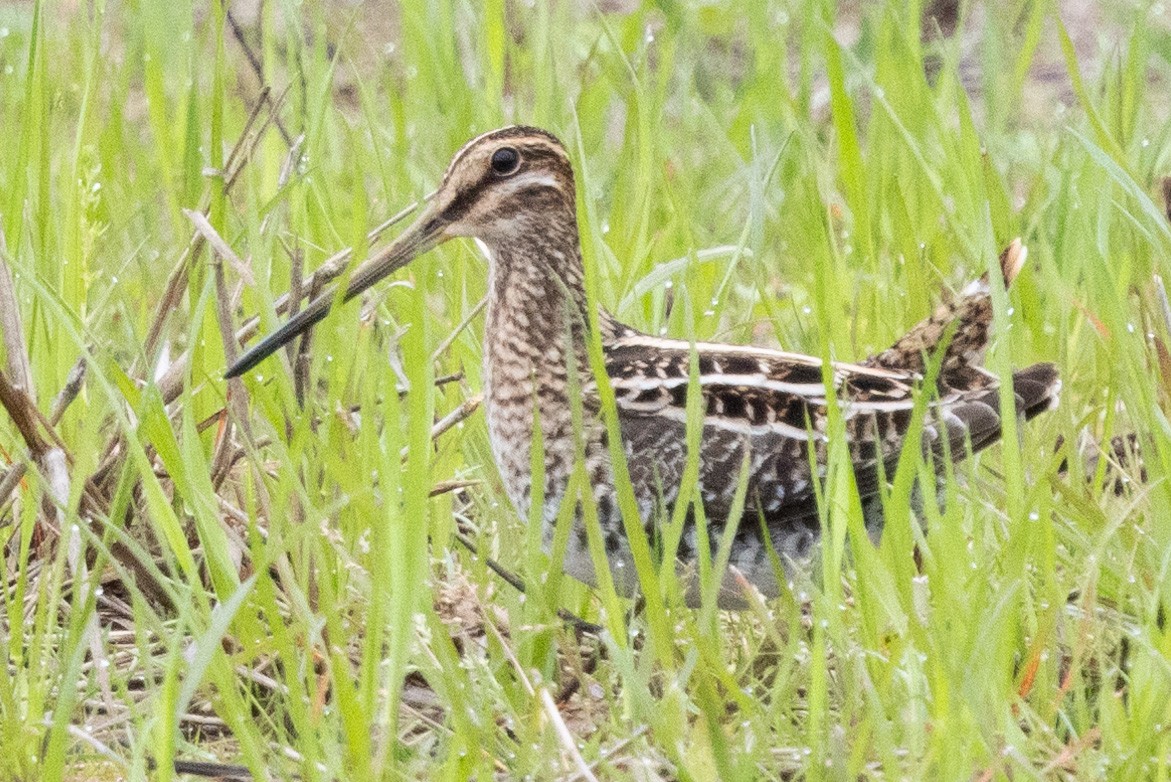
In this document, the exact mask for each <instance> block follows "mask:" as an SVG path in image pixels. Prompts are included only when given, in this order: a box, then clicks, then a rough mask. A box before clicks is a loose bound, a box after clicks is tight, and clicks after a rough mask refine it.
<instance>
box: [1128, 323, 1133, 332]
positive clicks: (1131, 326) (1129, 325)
mask: <svg viewBox="0 0 1171 782" xmlns="http://www.w3.org/2000/svg"><path fill="white" fill-rule="evenodd" d="M1126 330H1127V331H1129V332H1130V333H1131V334H1133V333H1134V324H1133V323H1127V324H1126Z"/></svg>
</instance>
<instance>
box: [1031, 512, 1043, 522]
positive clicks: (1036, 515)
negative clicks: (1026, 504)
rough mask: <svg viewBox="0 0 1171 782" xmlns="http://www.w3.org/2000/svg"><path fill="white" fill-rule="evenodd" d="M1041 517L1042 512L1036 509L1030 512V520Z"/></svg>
mask: <svg viewBox="0 0 1171 782" xmlns="http://www.w3.org/2000/svg"><path fill="white" fill-rule="evenodd" d="M1040 518H1041V514H1040V513H1037V511H1035V510H1034V511H1030V512H1029V521H1037V520H1038V519H1040Z"/></svg>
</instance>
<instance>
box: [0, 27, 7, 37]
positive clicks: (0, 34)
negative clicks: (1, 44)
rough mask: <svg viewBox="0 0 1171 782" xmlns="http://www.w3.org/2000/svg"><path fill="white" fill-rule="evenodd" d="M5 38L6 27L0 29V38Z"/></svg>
mask: <svg viewBox="0 0 1171 782" xmlns="http://www.w3.org/2000/svg"><path fill="white" fill-rule="evenodd" d="M7 37H8V28H7V27H0V38H7Z"/></svg>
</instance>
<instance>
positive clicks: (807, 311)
mask: <svg viewBox="0 0 1171 782" xmlns="http://www.w3.org/2000/svg"><path fill="white" fill-rule="evenodd" d="M801 311H802V312H804V313H805V314H806V315H810V314H812V313H813V308H812V307H810V306H809V305H808V304H806V305H805V306H804V307H802V308H801Z"/></svg>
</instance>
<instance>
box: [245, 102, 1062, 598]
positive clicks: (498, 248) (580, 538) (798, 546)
mask: <svg viewBox="0 0 1171 782" xmlns="http://www.w3.org/2000/svg"><path fill="white" fill-rule="evenodd" d="M457 237H462V238H471V239H473V240H475V242H476V243H477V244H478V245H479V247H480V248H481V250H482V251H483V253H484V255H486V257H487V267H488V283H487V312H486V316H485V317H486V320H485V325H484V347H483V374H482V378H483V406H484V411H485V416H486V420H487V429H488V437H489V440H490V444H491V451H492V455H493V459H494V461H495V463H496V467H497V468H498V470H499V473H500V477H501V481H502V483H503V486H504V489H505V492H506V493H507V495H508V497H509V499H510V500H511V502H512V505H513V506H514V508H515V510H516V513H517V514H518V515H519V517H520V518H521V519H522V520H530V519H537V520H538V522H539V523H541V524H542V525H543V529H542V536H541V537H542V539H543V541H544V544H545V546H546V547H547V548H548V547H550V546H551V545H552V542H553V537H554V531H555V529H556V526H557V520H558V517H559V513H560V512H561V507H562V505H563V503H566V502H571V503H574V507H573V511H572V527H571V529H570V533H569V535H568V543H567V544H566V549H565V555H564V559H563V561H562V563H561V566H562V568H563V570H564V571H565V572H566V573H568V574H569V575H571V576H572V577H574V578H576V579H578V580H580V581H582V582H584V583H586V584H588V585H596V584H597V575H598V574H597V573H596V572H595V569H594V560H593V558H592V557H591V554H590V545H589V543H590V534H589V532H588V530H587V527H588V525H587V523H586V518H585V516H584V513H585V511H584V510H583V509H584V508H585V507H586V501H587V499H588V498H587V497H586V496H585V494H584V492H586V491H588V492H589V493H590V494H589V496H590V497H592V500H593V503H592V506H593V507H595V508H596V514H597V521H598V528H599V529H600V530H601V537H602V543H603V547H604V552H605V556H606V559H607V562H608V567H609V570H610V575H611V577H612V582H613V584H614V586H615V588H616V590H617V591H618V593H619V594H621V595H624V596H633V595H636V594H637V592H638V590H639V581H638V577H637V575H636V568H635V565H634V559H633V555H632V553H631V552H632V548H631V542H630V541H629V540H628V538H627V535H626V532H625V530H626V526H625V525H624V522H623V517H622V510H621V508H620V505H619V502H618V499H617V491H616V486H615V480H616V479H615V475H616V470H615V461H614V459H615V458H616V457H619V456H620V455H621V457H624V461H625V463H626V472H627V473H628V476H629V481H630V488H631V490H632V491H633V496H634V498H635V505H636V507H637V511H638V519H637V523H639V524H641V525H642V527H643V529H644V530H645V531H646V533H647V536H648V539H649V540H650V541H651V544H652V547H654V546H655V544H656V542H658V541H661V540H663V536H662V532H663V530H664V529H665V527H664V521H665V520H667V519H670V518H672V515H671V514H672V513H673V512H674V510H675V505H676V503H677V502H682V501H683V499H684V498H685V497H686V498H690V499H689V500H688V503H689V504H688V506H687V508H686V512H685V515H683V516H681V517H683V518H684V519H685V525H686V526H685V527H684V529H683V531H682V533H681V534H680V536H679V540H678V546H677V548H676V549H675V552H674V553H675V557H676V560H677V562H676V563H675V564H676V567H677V568H678V571H679V572H680V573H683V574H690V575H688V576H687V578H688V583H687V584H686V596H687V597H686V602H687V603H688V604H691V605H694V604H696V603H697V602H698V601H699V600H700V595H701V590H700V589H699V585H698V576H697V575H696V574H697V573H698V572H699V571H698V560H699V557H701V556H705V554H704V553H702V552H713V551H714V550H715V548H716V546H715V544H716V543H717V542H718V541H720V540H721V535H722V534H723V533H724V531H725V530H728V525H729V524H735V525H736V526H735V527H734V529H733V530H728V533H729V535H730V536H731V537H730V541H731V542H730V545H729V553H728V567H727V569H726V572H725V573H724V575H723V578H722V580H721V581H720V582H719V584H718V588H717V602H718V604H719V606H720V607H721V608H742V607H745V606H746V605H748V604H749V601H750V596H749V595H748V594H747V593H746V590H758V594H757V595H756V597H758V598H759V597H764V598H772V597H774V596H776V595H778V594H780V592H781V591H782V589H784V588H785V586H786V585H787V584H788V583H790V582H791V580H792V577H793V574H794V573H798V572H801V569H802V568H804V567H806V566H808V564H809V563H810V561H811V559H812V558H813V555H814V553H815V552H816V550H817V548H816V546H817V544H818V542H819V539H820V536H821V530H822V522H821V520H820V518H819V511H818V500H817V494H818V482H819V481H823V480H824V479H825V476H826V469H827V460H828V453H829V443H830V438H831V437H832V436H834V434H833V431H831V427H830V424H829V420H830V417H831V416H830V414H829V411H830V410H831V409H832V408H833V406H836V407H837V409H838V410H839V411H840V413H841V418H842V420H843V425H842V429H844V433H842V434H844V437H845V439H846V441H847V445H848V452H849V458H850V461H851V463H852V466H853V470H854V477H855V482H856V485H857V490H858V493H859V495H860V497H861V498H862V500H863V502H864V503H869V505H870V506H871V507H878V506H879V505H880V503H879V498H880V494H881V491H882V488H883V476H891V475H893V474H894V469H895V467H896V463H897V460H898V458H899V456H900V454H901V452H902V450H903V445H904V442H905V441H906V439H907V436H908V431H909V430H910V429H911V424H912V418H913V412H914V409H915V406H916V396H917V395H918V391H919V389H921V388H922V384H923V382H924V378H925V377H926V376H927V374H928V373H927V370H928V367H929V366H930V361H931V360H932V356H934V355H935V354H936V353H939V352H940V351H942V355H941V356H940V357H939V358H938V360H939V370H938V380H937V382H936V385H937V388H936V389H935V390H934V393H933V394H932V395H931V397H930V399H929V401H928V403H927V405H926V416H925V424H924V426H923V428H922V436H921V439H922V442H921V447H922V449H923V451H924V453H925V454H930V455H932V456H933V463H935V464H936V465H937V466H938V465H942V463H943V461H944V458H943V457H945V456H946V458H949V459H952V460H960V459H963V458H964V457H965V456H966V455H967V454H969V453H974V452H977V451H980V450H982V449H984V448H986V447H988V446H989V445H991V444H993V443H994V442H996V441H997V440H999V439H1000V436H1001V421H1002V411H1001V409H1000V391H1001V390H1000V379H999V376H997V375H995V374H992V373H990V372H988V371H986V370H985V369H983V368H982V366H981V362H982V359H983V355H984V351H985V348H986V347H987V344H988V341H989V332H990V327H991V324H992V303H991V289H992V285H991V281H990V279H989V278H988V276H987V275H985V276H984V277H982V278H980V279H979V280H976V281H974V282H973V283H972V284H971V285H969V286H968V287H967V288H965V289H964V290H962V291H960V292H959V293H958V294H956V295H954V296H951V297H949V298H948V300H947V301H945V302H944V304H942V305H941V306H940V308H939V310H937V311H936V312H934V313H933V314H932V315H930V316H929V317H928V318H926V319H925V320H924V321H923V322H921V323H920V324H918V325H917V326H915V327H913V328H912V329H911V330H910V331H909V332H907V334H906V335H905V336H904V337H903V338H902V339H900V340H899V341H898V342H896V343H895V344H894V345H892V346H891V347H890V348H889V349H888V350H885V351H883V352H881V353H879V354H876V355H875V356H872V357H870V358H868V359H866V360H863V361H860V362H858V363H846V362H836V361H835V362H831V363H829V365H828V366H827V365H826V363H825V362H823V360H822V359H820V358H817V357H813V356H807V355H801V354H799V353H792V352H785V351H782V350H775V349H769V348H762V347H755V346H742V345H732V344H719V343H714V342H693V341H690V340H684V339H673V338H668V337H663V336H653V335H649V334H646V333H643V332H642V331H640V330H638V329H636V328H633V327H632V326H629V325H626V324H624V323H622V322H621V321H620V320H618V319H617V318H616V317H615V316H613V315H611V314H610V313H609V312H607V311H606V310H605V309H604V308H603V307H601V306H600V305H591V303H590V301H589V300H588V299H587V296H586V292H585V285H584V279H585V277H584V267H583V261H582V252H581V244H580V238H579V226H578V219H577V205H576V192H575V180H574V169H573V164H572V161H571V159H570V157H569V155H568V153H567V152H566V149H565V146H564V145H563V144H562V143H561V141H560V140H559V139H558V138H557V137H556V136H555V135H553V134H552V133H550V132H548V131H546V130H543V129H540V128H536V127H530V126H525V125H514V126H509V127H504V128H500V129H497V130H492V131H489V132H487V133H483V134H482V135H479V136H477V137H475V138H473V139H472V140H470V141H469V142H467V143H466V144H465V145H464V146H463V147H462V148H461V149H460V150H459V151H458V152H457V153H456V154H455V156H454V157H453V159H452V161H451V163H450V165H449V166H448V168H447V171H446V173H445V174H444V176H443V178H442V180H441V182H440V184H439V186H438V188H437V189H436V190H435V192H434V193H432V194H431V195H430V196H429V197H428V198H427V199H426V200H425V201H424V204H423V206H422V210H421V212H420V214H419V215H418V216H417V217H416V219H415V220H414V222H413V223H412V224H411V225H410V226H409V227H407V228H406V229H404V230H403V231H402V233H401V234H400V235H399V236H398V237H397V238H396V239H394V240H393V241H392V242H391V243H390V244H389V245H388V246H386V247H385V248H384V249H383V250H382V251H380V252H378V253H376V254H374V255H372V256H371V257H370V258H369V259H368V260H367V261H366V262H365V263H363V264H362V265H360V266H359V267H358V268H357V269H356V270H355V271H354V272H353V274H352V275H351V276H350V279H349V282H348V287H347V288H346V290H345V291H344V292H342V294H341V297H340V298H341V299H343V300H349V299H352V298H353V297H355V296H357V295H358V294H360V293H362V292H363V291H365V290H366V289H367V288H369V287H370V286H372V285H374V284H375V283H376V282H378V281H379V280H381V279H383V278H385V277H387V276H388V275H390V274H392V273H394V272H395V271H397V270H399V269H401V268H403V267H405V266H406V265H407V264H408V263H410V262H411V260H412V259H414V258H416V257H418V256H419V255H422V254H423V253H426V252H428V251H429V250H431V249H433V248H434V247H436V246H438V245H440V244H442V243H443V242H446V241H448V240H450V239H453V238H457ZM1024 258H1025V249H1024V247H1023V246H1022V245H1021V243H1020V242H1019V240H1016V241H1014V242H1013V243H1012V244H1011V245H1009V247H1008V248H1007V249H1006V250H1005V251H1004V253H1003V254H1002V256H1001V259H1000V260H1001V270H1002V272H1003V274H1004V282H1005V284H1009V283H1011V282H1012V279H1013V277H1015V276H1016V274H1017V272H1018V271H1019V269H1020V267H1021V265H1022V264H1023V262H1024ZM336 299H338V296H337V294H336V292H335V291H331V290H326V291H324V292H323V293H321V294H320V295H318V296H317V297H316V298H315V299H313V300H312V301H311V302H310V303H309V304H308V305H307V306H306V307H305V309H303V310H301V311H300V312H299V313H297V314H296V315H295V316H294V317H292V318H291V319H290V320H289V321H288V322H286V323H285V324H284V325H283V326H281V327H280V328H279V329H278V330H277V331H275V332H274V333H272V334H271V335H270V336H268V337H266V338H264V339H263V340H261V341H260V342H259V343H257V344H256V345H255V346H253V347H252V348H251V349H249V350H247V351H246V352H245V353H244V354H243V355H242V356H241V357H240V358H239V360H238V361H236V362H235V363H234V364H233V365H232V366H231V367H230V368H229V369H228V371H227V372H226V377H236V376H239V375H241V374H243V373H245V372H247V371H249V370H250V369H252V368H253V367H255V366H256V365H257V364H259V363H260V362H261V361H262V360H263V359H264V358H265V357H266V356H268V355H270V354H271V353H273V352H274V351H276V350H277V349H278V348H280V347H281V346H282V345H284V344H286V343H288V342H289V341H290V340H292V339H293V338H294V337H296V336H297V335H298V334H300V333H302V332H304V331H305V330H306V329H308V328H310V327H311V326H313V325H314V324H315V323H317V322H319V321H320V320H322V319H323V318H324V317H325V316H326V314H327V313H328V312H329V310H330V309H331V307H332V306H333V304H334V302H335V300H336ZM591 307H593V309H594V311H593V312H591V311H590V310H591ZM591 316H592V317H591ZM595 339H597V340H600V344H601V348H602V356H603V359H604V367H605V377H604V378H598V377H597V376H595V374H594V372H593V371H591V368H590V367H591V364H590V358H589V347H590V344H591V341H592V340H595ZM603 381H604V382H607V383H608V384H609V386H610V388H611V389H612V392H613V397H614V411H615V412H616V418H617V432H618V433H619V435H620V439H621V442H620V443H618V444H616V445H617V447H614V445H613V444H612V443H611V442H610V433H611V432H612V431H614V429H613V428H612V427H610V428H608V427H607V426H606V425H605V422H604V420H603V419H604V416H603V409H604V408H603V403H602V401H601V400H602V398H603V397H602V389H601V388H600V387H599V382H603ZM1012 385H1013V389H1012V391H1013V396H1012V398H1014V399H1015V407H1016V409H1015V410H1014V411H1012V414H1013V415H1015V416H1018V417H1020V418H1023V419H1026V420H1027V419H1030V418H1032V417H1033V416H1035V415H1038V414H1040V413H1041V412H1043V411H1045V410H1049V409H1051V408H1053V407H1054V406H1056V404H1057V401H1058V397H1059V391H1060V387H1061V381H1060V377H1059V373H1058V371H1057V368H1056V367H1055V366H1054V365H1053V364H1050V363H1037V364H1033V365H1031V366H1028V367H1026V368H1024V369H1020V370H1016V371H1014V372H1013V373H1012ZM694 387H697V391H694V392H692V391H690V389H692V388H694ZM831 391H832V393H831ZM689 393H692V396H693V398H694V399H697V400H698V402H693V403H692V404H693V410H694V408H695V405H696V404H698V406H699V410H698V416H699V418H698V419H694V418H693V419H691V420H693V421H696V420H698V426H699V429H700V431H699V454H698V459H697V463H698V485H697V486H695V487H694V491H693V492H681V487H682V483H683V480H684V473H685V471H686V467H687V464H688V445H687V443H688V421H689V417H688V396H689ZM575 406H576V407H575ZM575 410H578V411H580V413H581V418H580V421H579V423H577V424H575ZM695 414H696V413H694V412H693V415H695ZM694 425H695V424H693V426H694ZM537 427H539V431H538V429H537ZM535 433H539V434H540V437H539V442H540V443H541V444H542V447H543V450H544V453H543V454H540V455H539V456H540V461H539V462H538V465H539V473H543V475H541V474H539V475H538V477H539V478H540V479H541V485H540V486H538V487H537V489H539V490H538V491H534V486H533V483H534V474H533V458H532V456H533V455H532V447H533V443H534V434H535ZM583 461H584V474H585V476H586V478H587V479H588V484H589V486H588V488H586V489H577V490H576V494H575V493H571V491H570V488H571V480H570V479H571V475H572V474H573V473H574V470H575V465H578V466H580V465H581V463H582V462H583ZM937 469H939V470H942V467H941V466H938V467H937ZM742 470H746V471H747V474H746V475H742ZM742 484H743V485H742ZM577 485H578V484H577V483H574V484H573V486H577ZM738 490H739V491H740V492H741V497H742V499H738V497H737V492H738ZM534 499H540V501H541V503H542V507H540V508H538V509H536V510H537V513H536V514H533V513H532V510H533V508H532V507H531V506H532V504H533V502H534ZM697 505H698V506H699V507H697ZM698 511H702V512H698ZM736 514H738V515H736ZM877 515H878V516H879V520H878V521H877V522H875V525H876V526H878V527H880V526H881V518H880V517H881V513H880V512H879V513H878V514H877ZM868 518H869V516H868ZM697 519H698V520H697ZM700 520H702V526H703V529H704V530H706V531H707V532H708V535H709V542H710V545H709V544H708V543H705V542H704V541H703V540H702V538H701V535H700V533H701V521H700ZM875 534H877V532H875ZM655 550H656V551H658V550H661V547H658V548H656V549H655ZM706 556H712V554H710V553H708V554H706Z"/></svg>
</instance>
